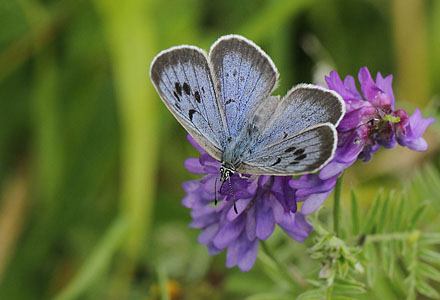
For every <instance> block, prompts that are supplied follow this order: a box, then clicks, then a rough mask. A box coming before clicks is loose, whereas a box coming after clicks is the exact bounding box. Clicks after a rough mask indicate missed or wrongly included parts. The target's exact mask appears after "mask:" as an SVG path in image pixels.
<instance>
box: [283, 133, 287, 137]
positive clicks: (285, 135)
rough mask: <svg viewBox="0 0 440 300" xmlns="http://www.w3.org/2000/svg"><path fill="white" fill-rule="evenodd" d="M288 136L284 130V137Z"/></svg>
mask: <svg viewBox="0 0 440 300" xmlns="http://www.w3.org/2000/svg"><path fill="white" fill-rule="evenodd" d="M286 137H287V132H285V131H284V136H283V139H285V138H286Z"/></svg>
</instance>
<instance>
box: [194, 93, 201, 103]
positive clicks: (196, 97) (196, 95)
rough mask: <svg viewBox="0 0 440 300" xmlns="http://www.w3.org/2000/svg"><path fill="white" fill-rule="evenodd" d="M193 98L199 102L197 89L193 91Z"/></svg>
mask: <svg viewBox="0 0 440 300" xmlns="http://www.w3.org/2000/svg"><path fill="white" fill-rule="evenodd" d="M194 98H195V99H196V101H197V102H199V103H200V94H199V91H195V92H194Z"/></svg>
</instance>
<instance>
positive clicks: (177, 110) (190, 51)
mask: <svg viewBox="0 0 440 300" xmlns="http://www.w3.org/2000/svg"><path fill="white" fill-rule="evenodd" d="M150 77H151V79H152V81H153V84H154V86H155V87H156V90H157V92H158V93H159V95H160V97H161V99H162V101H163V102H164V104H165V105H166V106H167V107H168V109H169V110H170V111H171V112H172V114H173V115H174V116H175V117H176V119H177V120H178V121H179V123H181V124H182V126H183V127H184V128H185V129H186V130H187V131H188V132H189V133H190V134H191V135H192V136H193V138H194V139H195V140H196V141H197V142H198V143H199V144H200V145H201V146H202V147H203V148H204V149H205V150H206V151H207V152H208V153H209V154H210V155H211V156H213V157H214V158H215V159H217V160H220V159H221V150H222V149H223V148H224V144H225V139H226V138H225V130H224V127H225V125H224V123H223V119H222V116H221V111H220V108H219V105H218V103H217V98H216V94H215V89H214V85H213V81H212V78H211V72H210V69H209V65H208V61H207V58H206V53H205V52H204V51H203V50H201V49H199V48H197V47H193V46H179V47H173V48H170V49H168V50H165V51H162V52H161V53H159V54H158V55H157V56H156V58H155V59H154V60H153V62H152V64H151V69H150Z"/></svg>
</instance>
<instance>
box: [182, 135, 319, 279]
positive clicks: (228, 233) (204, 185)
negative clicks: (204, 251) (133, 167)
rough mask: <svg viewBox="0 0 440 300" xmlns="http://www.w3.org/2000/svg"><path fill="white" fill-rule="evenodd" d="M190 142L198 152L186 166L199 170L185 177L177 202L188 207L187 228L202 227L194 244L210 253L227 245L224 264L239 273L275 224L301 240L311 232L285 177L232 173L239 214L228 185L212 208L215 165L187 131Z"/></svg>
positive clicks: (219, 194) (248, 268) (251, 259)
mask: <svg viewBox="0 0 440 300" xmlns="http://www.w3.org/2000/svg"><path fill="white" fill-rule="evenodd" d="M188 140H189V141H190V143H191V144H192V145H193V146H194V147H195V148H196V149H197V150H198V151H199V152H200V153H201V156H200V158H189V159H187V160H186V161H185V167H186V168H187V169H188V171H190V172H191V173H194V174H204V175H205V176H204V177H203V178H201V179H199V180H193V181H186V182H184V183H183V185H182V186H183V189H184V190H185V192H186V195H185V197H184V198H183V200H182V204H183V205H184V206H186V207H188V208H190V209H191V217H192V218H193V221H192V222H191V224H190V226H191V227H194V228H199V229H202V233H201V234H200V235H199V242H200V243H201V244H204V245H206V246H207V248H208V252H209V254H211V255H214V254H217V253H219V252H220V251H222V250H224V249H227V253H226V266H227V267H233V266H236V265H238V267H239V268H240V269H241V270H242V271H248V270H250V269H251V268H252V266H253V265H254V263H255V260H256V258H257V253H258V246H259V241H260V240H265V239H267V238H268V237H269V236H270V235H271V234H272V232H273V230H274V229H275V224H278V225H279V226H280V227H281V228H282V229H283V230H284V231H285V232H286V233H287V234H288V235H289V236H290V237H292V238H293V239H295V240H296V241H298V242H302V241H303V240H304V239H305V238H306V237H307V236H308V235H309V233H310V232H311V231H312V226H311V225H310V224H309V223H308V222H307V220H306V218H305V216H304V215H303V214H302V213H300V212H297V205H296V196H295V190H294V189H293V188H292V187H290V186H289V181H290V179H291V177H289V176H286V177H284V176H249V177H245V178H240V177H239V176H238V175H237V174H234V175H233V176H232V177H231V186H232V190H233V193H234V196H235V199H236V207H237V210H238V214H237V213H235V211H234V208H233V206H234V204H233V198H232V196H231V194H230V190H229V186H228V184H225V185H224V186H223V188H222V189H221V190H220V191H219V193H218V195H217V196H218V199H219V200H220V203H219V204H218V205H217V206H215V205H214V199H215V181H216V177H217V176H218V175H219V168H220V163H219V162H217V161H216V160H214V159H213V158H212V157H211V156H209V154H208V153H206V152H205V151H204V150H203V149H202V148H201V147H200V146H199V145H198V144H197V143H196V142H195V141H194V140H193V139H192V137H191V136H189V135H188Z"/></svg>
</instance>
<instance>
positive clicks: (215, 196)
mask: <svg viewBox="0 0 440 300" xmlns="http://www.w3.org/2000/svg"><path fill="white" fill-rule="evenodd" d="M217 179H218V175H217V177H216V178H215V181H214V204H215V205H217V202H218V201H217ZM222 186H223V184H222ZM220 189H222V188H221V187H220Z"/></svg>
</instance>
